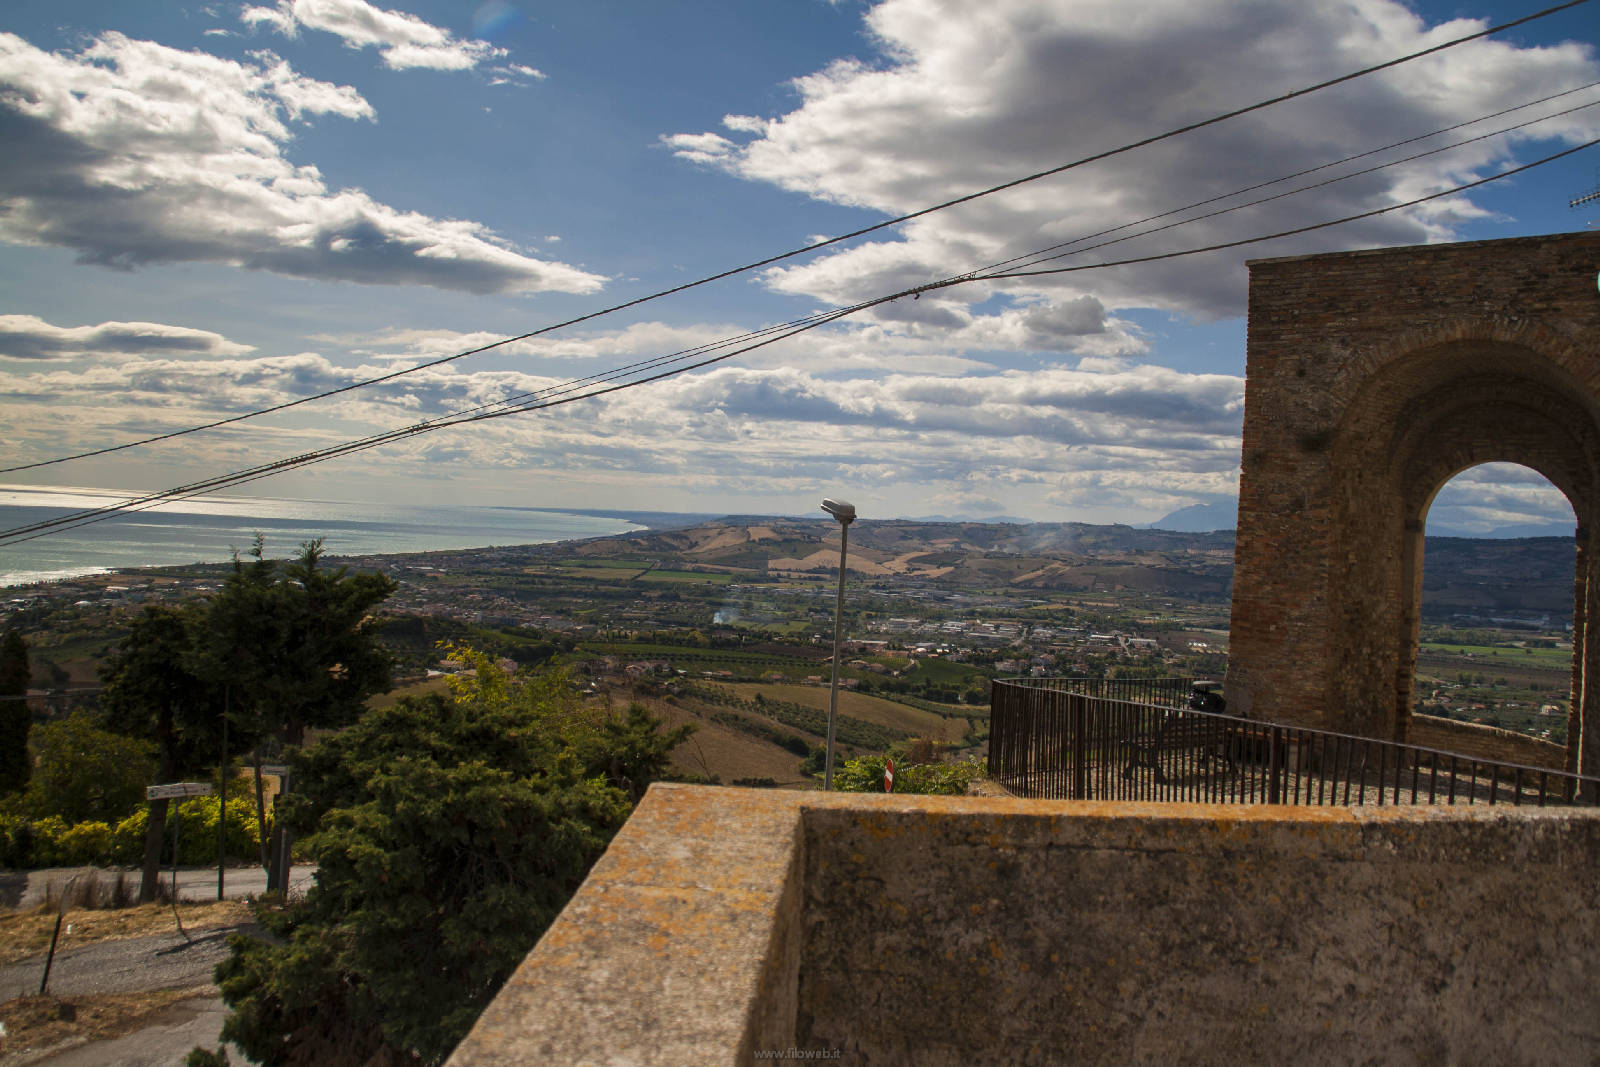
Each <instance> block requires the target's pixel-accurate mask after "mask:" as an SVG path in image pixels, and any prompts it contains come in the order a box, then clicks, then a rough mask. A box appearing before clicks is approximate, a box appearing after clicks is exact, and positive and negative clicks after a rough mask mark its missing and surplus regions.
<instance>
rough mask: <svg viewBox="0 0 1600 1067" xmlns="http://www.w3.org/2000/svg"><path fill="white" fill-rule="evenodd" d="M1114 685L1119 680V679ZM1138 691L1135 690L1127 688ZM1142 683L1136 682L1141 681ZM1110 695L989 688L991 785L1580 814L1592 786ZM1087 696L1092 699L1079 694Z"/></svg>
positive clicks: (1550, 773)
mask: <svg viewBox="0 0 1600 1067" xmlns="http://www.w3.org/2000/svg"><path fill="white" fill-rule="evenodd" d="M1115 681H1122V680H1120V679H1119V680H1115ZM1129 681H1135V680H1129ZM1139 681H1143V680H1139ZM1153 681H1154V682H1159V683H1162V684H1163V685H1165V686H1166V688H1164V689H1163V688H1159V687H1158V688H1155V689H1152V690H1150V692H1152V693H1155V694H1157V695H1158V698H1159V699H1160V703H1155V702H1150V701H1141V700H1135V699H1128V698H1124V697H1121V696H1113V695H1107V692H1108V691H1107V690H1106V689H1105V686H1106V685H1107V683H1105V682H1098V681H1096V682H1092V683H1086V681H1085V680H1084V679H1063V678H1050V679H1044V678H1040V679H1026V680H1015V681H996V682H995V683H994V688H993V691H992V699H991V709H992V716H991V722H990V735H989V775H990V777H991V778H993V779H995V780H996V781H997V782H999V783H1000V784H1001V785H1003V786H1005V787H1006V788H1007V789H1009V790H1010V791H1011V792H1013V793H1016V794H1017V795H1019V796H1028V797H1051V798H1073V799H1086V800H1159V801H1186V802H1190V803H1243V804H1380V805H1381V804H1537V805H1540V806H1543V805H1547V804H1561V805H1568V804H1586V805H1593V804H1595V803H1597V801H1600V778H1588V777H1582V776H1579V775H1575V774H1567V773H1565V772H1562V771H1555V770H1546V769H1542V768H1538V767H1524V766H1520V765H1517V764H1512V763H1496V762H1492V761H1489V760H1482V759H1477V758H1475V757H1472V756H1464V755H1459V754H1456V753H1450V752H1441V751H1438V750H1436V749H1430V748H1422V747H1420V746H1417V745H1403V744H1397V743H1395V742H1392V741H1380V740H1377V739H1375V738H1367V737H1353V736H1350V735H1348V734H1339V733H1333V732H1331V731H1327V730H1314V729H1307V728H1303V727H1297V726H1280V725H1275V724H1273V723H1266V722H1260V721H1257V720H1253V719H1241V718H1237V717H1234V716H1230V715H1221V714H1216V713H1213V712H1205V711H1195V710H1191V709H1188V708H1185V707H1181V706H1179V702H1178V701H1177V700H1176V699H1174V698H1173V695H1172V694H1173V686H1172V683H1174V682H1179V681H1181V682H1182V684H1183V687H1184V689H1185V691H1187V688H1188V682H1187V681H1184V680H1181V679H1157V680H1153ZM1084 690H1090V691H1087V692H1086V691H1084Z"/></svg>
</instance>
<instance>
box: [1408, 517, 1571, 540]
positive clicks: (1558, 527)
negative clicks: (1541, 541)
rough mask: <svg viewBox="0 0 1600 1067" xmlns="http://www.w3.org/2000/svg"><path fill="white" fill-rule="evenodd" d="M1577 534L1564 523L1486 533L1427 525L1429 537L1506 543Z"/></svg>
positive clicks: (1528, 525) (1433, 524) (1497, 527)
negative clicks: (1530, 538) (1463, 538)
mask: <svg viewBox="0 0 1600 1067" xmlns="http://www.w3.org/2000/svg"><path fill="white" fill-rule="evenodd" d="M1576 532H1577V524H1576V523H1572V522H1566V523H1534V522H1525V523H1520V524H1518V525H1516V526H1496V527H1495V528H1494V529H1492V530H1489V531H1487V532H1485V531H1482V530H1465V529H1460V528H1458V527H1453V526H1444V525H1440V524H1437V523H1432V522H1430V523H1428V536H1429V537H1468V538H1472V539H1474V540H1479V541H1508V540H1519V539H1521V538H1525V537H1565V538H1567V539H1568V540H1571V539H1572V536H1573V534H1574V533H1576Z"/></svg>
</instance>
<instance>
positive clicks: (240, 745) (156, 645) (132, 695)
mask: <svg viewBox="0 0 1600 1067" xmlns="http://www.w3.org/2000/svg"><path fill="white" fill-rule="evenodd" d="M204 624H205V620H204V617H203V616H201V615H199V614H197V613H196V612H195V611H194V610H192V609H174V608H168V607H161V606H154V605H153V606H150V607H146V608H145V609H144V611H143V612H142V613H141V614H139V615H138V616H137V617H135V618H134V620H133V622H132V624H131V625H130V626H129V628H128V633H127V634H126V636H124V637H123V639H122V641H121V642H120V643H119V644H118V645H117V647H116V649H115V650H113V652H112V654H111V658H110V660H109V661H107V663H106V665H105V667H104V668H103V669H102V671H101V674H100V677H101V680H102V682H103V683H104V686H103V688H102V689H101V692H100V706H101V708H102V709H103V710H104V711H105V714H106V722H107V724H108V725H109V726H110V727H111V728H112V729H114V730H116V731H117V732H119V733H123V734H127V735H128V736H130V737H140V738H145V739H147V740H149V741H153V742H154V743H155V746H156V770H155V773H156V778H157V780H158V781H161V782H174V781H178V780H180V779H183V778H188V777H191V776H200V775H205V776H209V773H210V771H211V769H212V768H214V767H216V766H218V764H219V763H222V764H226V763H227V762H228V758H229V757H230V756H231V753H223V752H222V750H221V749H222V744H221V740H222V716H223V702H224V693H223V691H222V686H221V685H220V684H218V683H216V682H214V681H212V680H211V679H207V678H205V677H203V676H202V675H201V674H200V673H199V672H198V671H197V663H196V657H195V646H196V634H197V633H198V632H200V631H201V630H202V629H203V627H204ZM229 741H230V744H231V746H232V747H233V748H234V749H236V750H238V751H243V750H244V749H245V748H247V747H248V745H249V741H250V738H249V736H248V734H246V733H244V732H243V731H239V730H235V731H233V736H232V737H230V738H229ZM147 803H148V804H149V806H150V807H149V813H150V817H149V820H148V822H147V823H146V825H145V843H144V864H143V875H142V877H141V879H140V883H139V901H140V903H144V902H146V901H149V900H153V899H154V898H155V893H156V885H157V880H158V879H159V877H160V864H161V841H162V838H163V836H164V835H165V833H166V826H167V807H168V801H167V800H166V799H165V798H161V799H158V800H150V801H148V802H147Z"/></svg>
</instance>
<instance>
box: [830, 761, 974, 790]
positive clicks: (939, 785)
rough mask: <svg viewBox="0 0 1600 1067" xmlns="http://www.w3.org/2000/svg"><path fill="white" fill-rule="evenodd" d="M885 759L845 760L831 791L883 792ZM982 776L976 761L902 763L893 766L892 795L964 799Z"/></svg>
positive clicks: (835, 773) (836, 770) (836, 768)
mask: <svg viewBox="0 0 1600 1067" xmlns="http://www.w3.org/2000/svg"><path fill="white" fill-rule="evenodd" d="M886 759H887V757H886V756H862V757H861V758H860V759H852V760H845V762H844V765H843V766H835V768H834V771H833V788H834V789H836V790H838V791H840V792H843V793H881V792H883V770H884V761H885V760H886ZM982 776H983V765H982V764H980V763H978V761H977V760H964V761H962V762H959V763H904V764H900V763H897V764H895V768H894V791H895V792H896V793H912V794H922V795H938V796H965V795H966V792H967V784H968V783H969V782H971V781H972V780H973V779H975V778H980V777H982Z"/></svg>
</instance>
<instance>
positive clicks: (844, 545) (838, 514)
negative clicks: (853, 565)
mask: <svg viewBox="0 0 1600 1067" xmlns="http://www.w3.org/2000/svg"><path fill="white" fill-rule="evenodd" d="M822 510H823V511H826V512H827V513H828V514H829V515H832V516H833V517H834V518H836V519H838V520H839V598H838V600H837V601H836V602H835V603H834V607H833V686H832V688H831V689H829V691H828V754H827V757H826V761H825V763H824V769H823V772H822V789H823V791H824V792H827V791H828V790H831V789H832V788H833V724H834V720H835V719H836V718H837V716H838V711H839V631H840V629H841V627H842V626H843V624H844V563H845V557H846V555H847V553H848V552H849V551H850V524H851V523H852V522H855V521H856V507H855V505H854V504H850V503H847V502H845V501H843V500H824V501H823V502H822Z"/></svg>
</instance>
